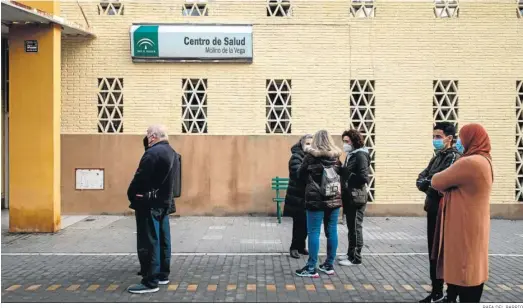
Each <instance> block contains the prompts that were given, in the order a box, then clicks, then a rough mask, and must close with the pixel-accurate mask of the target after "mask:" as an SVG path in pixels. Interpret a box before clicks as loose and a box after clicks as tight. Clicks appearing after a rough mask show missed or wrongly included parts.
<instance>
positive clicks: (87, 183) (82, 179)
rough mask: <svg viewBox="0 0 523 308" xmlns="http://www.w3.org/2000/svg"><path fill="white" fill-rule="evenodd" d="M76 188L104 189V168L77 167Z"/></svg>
mask: <svg viewBox="0 0 523 308" xmlns="http://www.w3.org/2000/svg"><path fill="white" fill-rule="evenodd" d="M76 189H78V190H84V189H85V190H103V189H104V170H103V169H76Z"/></svg>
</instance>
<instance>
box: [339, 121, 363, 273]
mask: <svg viewBox="0 0 523 308" xmlns="http://www.w3.org/2000/svg"><path fill="white" fill-rule="evenodd" d="M342 139H343V151H345V152H346V153H347V157H346V158H345V162H344V163H343V166H342V168H341V182H342V201H343V213H345V217H346V218H347V229H348V231H349V232H348V237H349V249H348V251H347V254H346V255H342V256H340V257H339V258H338V260H339V264H340V265H343V266H350V265H357V264H361V261H362V260H361V250H362V248H363V226H362V224H363V217H364V216H365V208H366V206H367V196H368V191H367V188H368V183H369V167H370V155H369V150H368V149H367V148H366V147H365V141H364V140H365V139H364V138H363V135H362V134H361V133H360V132H359V131H357V130H355V129H351V130H348V131H345V132H343V134H342Z"/></svg>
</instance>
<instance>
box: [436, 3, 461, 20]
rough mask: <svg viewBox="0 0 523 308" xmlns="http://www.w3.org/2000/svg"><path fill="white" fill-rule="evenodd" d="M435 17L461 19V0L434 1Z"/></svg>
mask: <svg viewBox="0 0 523 308" xmlns="http://www.w3.org/2000/svg"><path fill="white" fill-rule="evenodd" d="M434 16H435V17H436V18H457V17H459V0H434Z"/></svg>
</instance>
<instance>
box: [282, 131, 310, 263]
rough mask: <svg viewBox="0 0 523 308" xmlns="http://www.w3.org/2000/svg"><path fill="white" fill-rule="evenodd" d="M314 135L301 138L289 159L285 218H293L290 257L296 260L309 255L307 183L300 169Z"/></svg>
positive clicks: (292, 149)
mask: <svg viewBox="0 0 523 308" xmlns="http://www.w3.org/2000/svg"><path fill="white" fill-rule="evenodd" d="M311 142H312V135H309V134H307V135H305V136H303V137H301V138H300V140H299V141H298V143H296V144H295V145H293V146H292V148H291V158H290V159H289V186H288V188H287V195H286V196H285V205H284V207H283V216H288V217H292V243H291V248H290V255H291V257H293V258H295V259H299V258H300V254H302V255H308V254H309V252H308V251H307V249H306V248H305V240H306V239H307V216H306V215H305V184H307V181H304V180H300V179H298V169H300V166H301V163H302V162H303V157H305V150H306V149H307V148H308V147H310V146H311Z"/></svg>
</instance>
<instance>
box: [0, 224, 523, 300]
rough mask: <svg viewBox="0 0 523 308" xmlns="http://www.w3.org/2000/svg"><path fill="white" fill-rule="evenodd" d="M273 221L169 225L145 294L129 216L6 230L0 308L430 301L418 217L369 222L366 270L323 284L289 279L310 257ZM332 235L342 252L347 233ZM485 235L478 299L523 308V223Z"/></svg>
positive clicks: (351, 270)
mask: <svg viewBox="0 0 523 308" xmlns="http://www.w3.org/2000/svg"><path fill="white" fill-rule="evenodd" d="M275 221H276V219H275V218H273V217H182V218H173V219H171V223H172V227H171V228H172V237H173V239H172V244H173V257H172V261H171V263H172V269H171V270H172V273H171V276H170V279H171V283H170V285H168V286H164V287H162V288H161V290H160V292H158V293H155V294H150V295H131V294H128V293H127V292H126V290H125V289H126V288H127V286H128V285H130V284H132V283H136V282H137V281H138V276H136V271H137V269H138V260H137V257H136V254H135V247H136V234H135V229H134V228H135V225H134V224H135V222H134V217H120V216H92V217H85V218H84V219H83V220H81V221H79V222H76V223H73V224H72V225H70V226H69V227H67V228H65V229H64V230H62V231H61V232H59V233H58V234H54V235H47V234H36V235H35V234H32V235H22V234H7V233H6V232H5V226H3V228H2V229H3V230H2V301H3V302H416V301H417V300H419V299H420V298H422V297H424V296H426V295H427V291H426V290H427V289H429V286H428V285H429V279H428V277H427V276H428V275H427V272H428V266H427V265H428V264H427V263H428V262H427V255H426V250H427V248H426V239H425V235H424V234H425V220H424V219H423V218H397V217H393V218H384V217H369V218H366V220H365V223H364V232H365V233H364V238H365V249H364V253H365V254H364V264H363V265H362V266H354V267H340V266H337V267H336V275H333V276H327V275H321V277H320V278H319V279H310V278H301V277H297V276H295V275H294V274H293V272H294V270H296V269H298V268H301V267H302V266H303V265H304V264H305V262H306V258H305V257H304V258H302V259H300V260H295V259H292V258H290V257H288V247H289V245H290V239H291V233H292V232H291V227H292V223H291V221H290V220H288V219H284V221H283V223H282V224H281V225H280V224H276V223H275ZM3 222H4V221H3ZM338 227H339V239H340V244H339V248H338V253H343V252H344V251H345V250H346V249H347V239H346V235H347V230H346V227H345V226H343V225H338ZM491 234H492V236H491V245H490V248H491V250H490V253H491V256H490V279H489V281H488V283H487V288H486V290H485V293H484V296H483V298H482V301H483V302H512V303H513V302H523V221H505V220H493V221H492V232H491ZM321 242H322V248H321V252H322V253H323V254H324V252H325V246H324V244H325V239H324V238H322V240H321ZM323 258H324V256H321V257H320V259H323Z"/></svg>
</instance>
